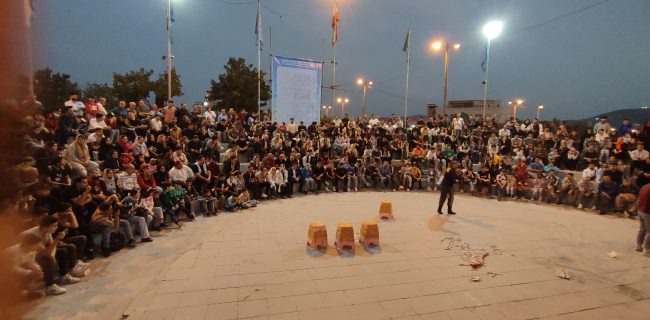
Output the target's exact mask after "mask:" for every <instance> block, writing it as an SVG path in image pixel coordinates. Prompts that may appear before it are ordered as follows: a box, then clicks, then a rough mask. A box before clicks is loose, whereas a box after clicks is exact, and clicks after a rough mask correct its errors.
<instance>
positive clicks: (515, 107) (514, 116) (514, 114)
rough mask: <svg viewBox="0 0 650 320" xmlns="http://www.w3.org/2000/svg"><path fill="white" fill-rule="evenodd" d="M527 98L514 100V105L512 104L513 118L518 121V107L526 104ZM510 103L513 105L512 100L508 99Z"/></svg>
mask: <svg viewBox="0 0 650 320" xmlns="http://www.w3.org/2000/svg"><path fill="white" fill-rule="evenodd" d="M524 102H525V100H523V99H517V100H515V102H514V105H513V106H512V118H513V119H514V120H515V121H517V108H519V107H521V105H522V104H524ZM508 104H509V105H512V104H513V103H512V101H508Z"/></svg>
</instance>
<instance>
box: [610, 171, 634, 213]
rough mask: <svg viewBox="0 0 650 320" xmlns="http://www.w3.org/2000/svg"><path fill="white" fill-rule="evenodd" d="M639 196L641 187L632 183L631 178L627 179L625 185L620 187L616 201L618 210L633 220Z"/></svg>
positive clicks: (624, 181)
mask: <svg viewBox="0 0 650 320" xmlns="http://www.w3.org/2000/svg"><path fill="white" fill-rule="evenodd" d="M638 195H639V187H637V186H636V185H635V184H634V183H632V179H631V178H625V179H624V180H623V184H621V185H619V186H618V195H617V196H616V199H615V200H614V203H615V205H616V210H618V211H623V213H625V214H627V215H628V216H629V217H631V218H633V217H634V216H635V213H634V211H635V209H634V208H635V204H636V200H637V196H638Z"/></svg>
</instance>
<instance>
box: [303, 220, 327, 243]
mask: <svg viewBox="0 0 650 320" xmlns="http://www.w3.org/2000/svg"><path fill="white" fill-rule="evenodd" d="M307 245H308V246H310V247H311V248H312V249H314V250H317V249H318V248H319V247H320V248H327V227H326V226H325V224H324V223H322V222H314V223H310V224H309V230H308V231H307Z"/></svg>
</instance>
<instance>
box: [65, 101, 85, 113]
mask: <svg viewBox="0 0 650 320" xmlns="http://www.w3.org/2000/svg"><path fill="white" fill-rule="evenodd" d="M64 105H65V106H66V107H72V114H74V115H75V116H83V115H84V111H85V110H86V106H85V105H84V104H83V102H81V101H72V100H68V101H66V102H65V104H64Z"/></svg>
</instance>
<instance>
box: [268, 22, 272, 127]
mask: <svg viewBox="0 0 650 320" xmlns="http://www.w3.org/2000/svg"><path fill="white" fill-rule="evenodd" d="M269 86H270V87H271V92H273V28H272V27H271V26H269ZM272 99H273V95H271V100H272ZM267 106H268V103H267ZM268 107H269V120H270V121H273V113H272V111H271V110H272V108H273V107H272V106H268Z"/></svg>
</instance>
